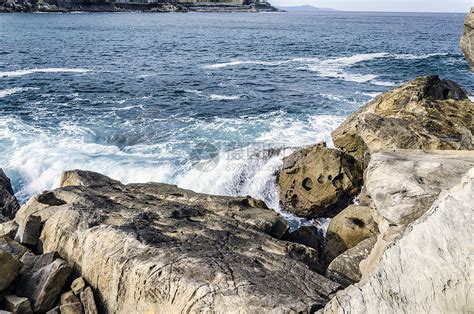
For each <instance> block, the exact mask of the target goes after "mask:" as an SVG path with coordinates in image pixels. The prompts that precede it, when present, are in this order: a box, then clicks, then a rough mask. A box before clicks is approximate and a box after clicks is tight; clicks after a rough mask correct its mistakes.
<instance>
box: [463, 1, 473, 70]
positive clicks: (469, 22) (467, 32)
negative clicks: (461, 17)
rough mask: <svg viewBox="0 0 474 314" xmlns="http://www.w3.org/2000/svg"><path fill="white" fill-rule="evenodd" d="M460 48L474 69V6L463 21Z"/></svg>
mask: <svg viewBox="0 0 474 314" xmlns="http://www.w3.org/2000/svg"><path fill="white" fill-rule="evenodd" d="M461 49H462V52H463V53H464V56H465V57H466V60H467V62H468V63H469V66H470V67H471V70H472V71H474V7H473V8H471V11H470V12H469V14H468V15H467V17H466V20H465V21H464V33H463V35H462V37H461Z"/></svg>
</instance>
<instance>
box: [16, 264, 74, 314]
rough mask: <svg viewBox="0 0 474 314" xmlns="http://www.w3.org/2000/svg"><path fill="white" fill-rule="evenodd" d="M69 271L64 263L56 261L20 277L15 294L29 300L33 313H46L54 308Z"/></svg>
mask: <svg viewBox="0 0 474 314" xmlns="http://www.w3.org/2000/svg"><path fill="white" fill-rule="evenodd" d="M70 271H71V268H70V267H69V266H68V265H67V264H66V262H65V261H63V260H61V259H56V260H55V261H53V262H52V263H51V264H49V265H47V266H45V267H42V268H40V269H39V270H37V271H36V272H33V273H27V274H25V275H22V276H21V277H20V278H19V280H18V282H17V284H16V293H17V295H19V296H22V297H27V298H28V299H29V300H30V302H31V304H32V307H33V311H35V312H47V311H49V310H51V309H52V308H53V307H54V305H55V302H56V301H57V299H58V297H59V294H60V292H61V290H62V288H63V286H64V284H65V282H66V280H67V279H68V277H69V273H70Z"/></svg>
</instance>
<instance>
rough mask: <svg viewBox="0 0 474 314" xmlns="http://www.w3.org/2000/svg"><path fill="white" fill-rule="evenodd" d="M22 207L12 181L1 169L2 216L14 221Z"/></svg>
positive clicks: (0, 204)
mask: <svg viewBox="0 0 474 314" xmlns="http://www.w3.org/2000/svg"><path fill="white" fill-rule="evenodd" d="M18 208H20V205H19V204H18V201H17V199H16V198H15V194H14V193H13V188H12V185H11V182H10V179H9V178H8V177H7V176H6V175H5V172H3V170H2V168H0V216H5V217H6V218H9V219H13V218H14V217H15V213H16V212H17V210H18Z"/></svg>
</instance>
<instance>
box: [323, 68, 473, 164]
mask: <svg viewBox="0 0 474 314" xmlns="http://www.w3.org/2000/svg"><path fill="white" fill-rule="evenodd" d="M473 119H474V103H473V102H471V101H469V99H468V97H467V94H466V92H465V91H464V90H463V89H462V88H461V87H460V86H459V85H457V84H456V83H454V82H452V81H449V80H441V79H439V77H437V76H427V77H419V78H417V79H415V80H413V81H410V82H408V83H406V84H403V85H402V86H400V87H398V88H395V89H393V90H391V91H388V92H386V93H384V94H382V95H380V96H378V97H377V98H375V99H374V100H373V101H371V102H369V103H368V104H367V105H365V106H363V107H362V108H360V109H359V110H358V111H356V112H355V113H354V114H352V115H351V116H350V117H349V118H348V119H347V120H346V121H344V123H342V124H341V125H340V126H339V127H338V128H337V129H336V130H334V132H333V133H332V138H333V141H334V144H335V145H336V147H338V148H339V149H341V150H343V151H345V152H346V153H349V154H351V155H353V156H354V157H356V158H357V159H359V160H362V159H363V158H364V154H365V152H367V151H369V152H376V151H379V150H391V149H423V150H462V149H473V142H474V139H473V132H474V122H473V121H474V120H473Z"/></svg>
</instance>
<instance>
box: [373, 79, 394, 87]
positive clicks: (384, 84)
mask: <svg viewBox="0 0 474 314" xmlns="http://www.w3.org/2000/svg"><path fill="white" fill-rule="evenodd" d="M370 83H371V84H373V85H377V86H388V87H390V86H395V85H396V84H395V83H394V82H389V81H378V80H372V81H371V82H370Z"/></svg>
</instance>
